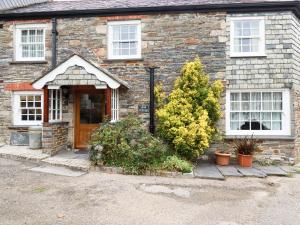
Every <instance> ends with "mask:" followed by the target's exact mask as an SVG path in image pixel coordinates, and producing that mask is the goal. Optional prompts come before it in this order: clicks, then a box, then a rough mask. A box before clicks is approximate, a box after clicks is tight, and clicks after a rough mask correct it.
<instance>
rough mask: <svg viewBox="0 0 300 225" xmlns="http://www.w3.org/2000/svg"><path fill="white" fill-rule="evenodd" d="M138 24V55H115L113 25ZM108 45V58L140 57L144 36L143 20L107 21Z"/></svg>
mask: <svg viewBox="0 0 300 225" xmlns="http://www.w3.org/2000/svg"><path fill="white" fill-rule="evenodd" d="M132 24H133V25H137V54H136V55H121V56H120V55H118V56H114V55H113V26H114V25H117V26H121V25H132ZM107 29H108V34H107V39H108V40H107V43H108V45H107V47H108V51H107V52H108V54H107V58H108V59H140V58H141V57H142V44H141V43H142V36H141V21H140V20H129V21H110V22H108V23H107Z"/></svg>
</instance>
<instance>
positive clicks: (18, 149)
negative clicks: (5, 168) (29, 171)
mask: <svg viewBox="0 0 300 225" xmlns="http://www.w3.org/2000/svg"><path fill="white" fill-rule="evenodd" d="M0 157H3V158H9V159H24V160H32V161H41V160H43V159H46V158H48V157H49V155H48V154H44V153H42V151H41V150H31V149H29V148H28V146H12V145H5V146H3V147H1V148H0Z"/></svg>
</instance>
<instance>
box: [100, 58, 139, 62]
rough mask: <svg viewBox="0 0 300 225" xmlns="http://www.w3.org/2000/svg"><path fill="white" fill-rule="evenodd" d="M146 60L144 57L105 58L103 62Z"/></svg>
mask: <svg viewBox="0 0 300 225" xmlns="http://www.w3.org/2000/svg"><path fill="white" fill-rule="evenodd" d="M123 61H144V58H129V59H105V60H103V62H123Z"/></svg>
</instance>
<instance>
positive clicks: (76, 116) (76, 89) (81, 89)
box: [72, 85, 111, 150]
mask: <svg viewBox="0 0 300 225" xmlns="http://www.w3.org/2000/svg"><path fill="white" fill-rule="evenodd" d="M101 90H104V95H105V103H104V104H105V115H106V116H108V117H111V89H110V88H109V87H107V88H106V89H96V88H95V86H93V85H81V86H72V93H73V102H74V108H73V110H74V111H73V121H74V134H73V135H74V143H73V147H74V148H76V149H81V150H84V149H86V147H78V146H76V143H77V138H78V135H77V132H78V129H79V127H80V113H79V111H80V109H79V107H80V100H79V101H78V100H77V99H78V98H79V94H81V93H99V92H100V91H101Z"/></svg>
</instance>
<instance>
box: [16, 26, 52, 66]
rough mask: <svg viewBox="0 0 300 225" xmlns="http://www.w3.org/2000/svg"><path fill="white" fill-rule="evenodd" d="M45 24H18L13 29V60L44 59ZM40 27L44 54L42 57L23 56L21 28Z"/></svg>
mask: <svg viewBox="0 0 300 225" xmlns="http://www.w3.org/2000/svg"><path fill="white" fill-rule="evenodd" d="M46 26H47V25H46V24H18V25H16V26H15V31H14V43H15V44H14V53H15V61H44V60H45V55H46ZM30 29H41V30H43V42H44V55H43V56H42V57H25V58H24V57H23V56H22V47H21V45H22V41H21V38H22V35H21V34H22V30H30Z"/></svg>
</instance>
